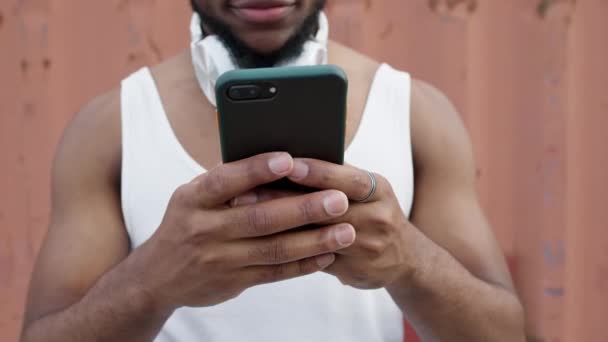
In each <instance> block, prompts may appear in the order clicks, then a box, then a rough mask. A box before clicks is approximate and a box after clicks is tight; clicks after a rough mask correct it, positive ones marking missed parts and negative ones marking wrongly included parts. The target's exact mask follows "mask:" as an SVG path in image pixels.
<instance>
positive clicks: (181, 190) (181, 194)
mask: <svg viewBox="0 0 608 342" xmlns="http://www.w3.org/2000/svg"><path fill="white" fill-rule="evenodd" d="M189 187H190V186H189V185H188V184H182V185H180V186H179V187H177V189H175V191H174V192H173V196H172V202H176V203H180V204H184V203H188V200H189Z"/></svg>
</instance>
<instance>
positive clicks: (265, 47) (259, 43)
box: [239, 31, 291, 54]
mask: <svg viewBox="0 0 608 342" xmlns="http://www.w3.org/2000/svg"><path fill="white" fill-rule="evenodd" d="M290 37H291V32H274V31H269V32H257V33H250V34H245V35H243V36H242V37H239V38H240V39H241V40H242V41H243V42H244V43H245V44H246V45H247V46H248V47H249V48H250V49H252V50H254V51H255V52H257V53H260V54H271V53H273V52H275V51H278V50H280V49H281V48H282V47H283V46H284V45H285V44H286V43H287V41H288V40H289V38H290Z"/></svg>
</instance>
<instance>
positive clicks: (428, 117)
mask: <svg viewBox="0 0 608 342" xmlns="http://www.w3.org/2000/svg"><path fill="white" fill-rule="evenodd" d="M324 3H325V1H321V0H194V1H193V8H194V9H195V11H196V12H197V13H198V15H199V17H200V18H202V24H201V26H200V29H201V31H202V32H204V37H196V34H195V37H194V40H193V45H192V49H191V51H187V52H184V53H183V54H181V55H179V56H177V57H175V58H172V59H170V60H168V61H166V62H164V63H162V64H160V65H158V66H156V67H154V68H152V69H142V70H140V71H139V72H138V73H136V74H134V75H132V76H131V77H129V78H128V79H127V80H125V81H124V82H123V84H122V87H121V88H120V89H116V90H114V91H112V92H110V93H108V94H105V95H102V96H100V97H99V98H97V99H95V100H94V101H93V102H91V103H90V104H89V105H87V106H86V107H85V108H84V109H83V110H82V111H81V112H80V113H79V114H78V115H77V117H76V118H75V119H74V121H73V122H72V124H71V125H70V127H69V128H68V129H67V130H66V132H65V136H64V138H63V140H62V142H61V144H60V147H59V150H58V152H57V156H56V159H55V162H54V168H53V177H52V179H53V186H52V199H53V202H52V203H53V205H52V218H51V224H50V229H49V233H48V235H47V237H46V240H45V242H44V245H43V247H42V250H41V252H40V256H39V258H38V262H37V265H36V267H35V271H34V274H33V279H32V283H31V289H30V294H29V299H28V307H27V312H26V317H25V323H24V330H23V337H22V340H23V341H28V342H33V341H62V342H66V341H151V340H155V341H160V342H165V341H330V340H331V341H400V340H402V338H403V337H402V328H401V320H402V318H403V316H402V314H405V315H406V316H407V318H408V319H409V320H410V322H412V324H413V325H414V327H415V328H416V330H417V332H418V333H419V335H421V337H422V338H423V340H442V341H523V339H524V337H523V335H524V333H523V330H524V329H523V311H522V307H521V305H520V303H519V301H518V299H517V297H516V295H515V293H514V289H513V285H512V282H511V279H510V277H509V274H508V271H507V268H506V266H505V262H504V259H503V256H502V254H501V252H500V251H499V248H498V246H497V243H496V241H495V238H494V236H493V234H492V232H491V229H490V227H489V225H488V223H487V222H486V220H485V218H484V215H483V213H482V211H481V209H480V206H479V203H478V200H477V196H476V192H475V166H474V161H473V157H472V151H471V146H470V142H469V139H468V137H467V134H466V132H465V129H464V127H463V125H462V123H461V121H460V120H459V117H458V115H457V113H456V112H455V110H454V108H453V107H452V106H451V104H450V103H449V102H448V100H446V99H445V97H444V96H443V95H441V94H440V93H439V92H438V91H437V90H435V89H434V88H432V87H430V86H428V85H426V84H424V83H422V82H420V81H410V79H409V77H408V76H407V74H405V73H403V72H399V71H396V70H394V69H392V68H390V67H388V66H387V65H380V64H379V63H378V62H376V61H373V60H371V59H369V58H367V57H365V56H363V55H361V54H359V53H357V52H355V51H352V50H350V49H348V48H346V47H344V46H341V45H339V44H337V43H335V42H329V43H326V44H324V43H323V37H321V36H320V35H319V32H322V31H323V30H324V29H326V27H324V21H323V18H324V16H322V15H321V14H320V11H321V10H322V8H323V6H324ZM195 22H196V21H195ZM195 26H196V25H195ZM195 28H196V27H195ZM208 39H209V40H208ZM213 39H217V40H219V41H220V42H221V44H220V45H218V44H216V43H217V42H216V43H213ZM309 43H310V44H309ZM210 46H211V48H210ZM223 49H225V51H224V52H226V54H225V55H223V54H222V53H221V52H222V51H223ZM324 49H327V51H328V55H325V57H327V56H328V59H329V60H328V61H329V63H332V64H336V65H339V66H341V67H342V68H343V69H344V70H345V71H346V73H347V74H348V77H349V80H350V87H349V98H348V106H349V113H350V115H349V118H348V125H347V127H348V129H347V138H346V140H347V150H346V161H347V164H346V165H344V166H342V165H333V164H329V163H326V162H323V161H319V160H310V159H297V158H293V157H291V156H290V155H288V154H287V153H284V152H280V151H277V152H275V153H269V154H263V155H259V156H255V157H252V158H249V159H246V160H242V161H238V162H235V163H229V164H223V165H222V164H221V163H220V155H219V153H218V151H219V142H218V133H217V126H216V123H215V108H214V106H213V97H212V96H211V95H212V94H210V85H211V84H212V82H213V81H214V80H215V77H217V76H218V75H217V74H214V73H213V71H214V70H216V69H214V67H212V66H213V65H215V66H217V65H226V63H228V64H230V63H234V67H259V66H273V65H283V64H290V63H296V62H294V61H297V60H307V59H306V58H303V57H306V56H309V55H313V57H314V56H316V55H315V54H317V53H319V52H321V53H322V52H323V51H325V50H324ZM222 56H224V57H222ZM226 56H229V57H226ZM321 59H323V58H321ZM308 60H309V62H307V63H308V64H310V63H313V64H314V63H317V62H319V60H316V62H314V60H315V58H312V59H308ZM310 60H313V62H310ZM213 63H216V64H213ZM296 64H297V63H296ZM304 64H306V63H304ZM201 89H202V90H203V91H201ZM367 170H369V171H373V172H374V173H372V172H368V171H367ZM414 170H415V172H413V171H414ZM413 175H415V177H414V176H413ZM284 177H287V178H289V179H291V180H292V181H294V182H296V183H300V184H304V185H307V186H310V187H313V188H317V189H320V190H319V191H317V192H313V193H309V194H295V193H284V192H283V193H281V192H276V191H270V190H268V189H265V188H264V186H263V185H264V184H266V183H269V182H272V181H274V180H277V179H280V178H284ZM414 190H415V192H414ZM307 224H317V225H319V227H320V228H315V229H308V230H301V229H295V230H294V229H293V228H296V227H301V226H303V225H307Z"/></svg>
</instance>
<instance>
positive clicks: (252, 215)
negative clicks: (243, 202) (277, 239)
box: [244, 206, 272, 236]
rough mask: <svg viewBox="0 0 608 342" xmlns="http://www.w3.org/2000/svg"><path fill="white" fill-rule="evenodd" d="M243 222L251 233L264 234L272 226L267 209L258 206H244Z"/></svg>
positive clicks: (255, 234)
mask: <svg viewBox="0 0 608 342" xmlns="http://www.w3.org/2000/svg"><path fill="white" fill-rule="evenodd" d="M244 215H245V224H246V225H247V227H246V229H247V232H248V233H250V234H251V235H254V236H257V235H264V234H265V233H266V232H267V231H268V230H269V229H270V227H272V218H271V216H270V214H269V213H268V211H267V210H265V209H264V208H261V207H259V206H251V207H248V208H245V210H244Z"/></svg>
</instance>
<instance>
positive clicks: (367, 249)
mask: <svg viewBox="0 0 608 342" xmlns="http://www.w3.org/2000/svg"><path fill="white" fill-rule="evenodd" d="M294 163H295V165H294V170H293V172H292V173H291V174H290V175H289V176H288V178H289V179H290V180H292V181H293V182H296V183H299V184H302V185H305V186H309V187H311V188H315V189H335V190H339V191H341V192H343V193H345V194H346V195H347V196H348V198H350V199H361V198H365V197H366V196H367V195H368V194H369V192H370V190H371V186H372V185H371V178H370V177H369V175H368V173H367V172H366V171H364V170H361V169H357V168H355V167H352V166H348V165H344V166H343V165H336V164H332V163H328V162H324V161H321V160H314V159H295V162H294ZM375 178H376V181H377V184H376V191H375V192H374V194H373V196H372V197H371V198H369V199H368V200H367V201H366V202H365V203H351V205H350V208H349V210H348V212H347V213H346V214H345V215H343V216H340V217H337V218H333V219H330V220H328V221H325V222H323V223H324V224H339V223H348V224H350V225H352V226H353V227H354V228H355V230H356V232H357V238H356V241H355V243H354V244H353V245H351V246H350V247H348V248H345V249H343V250H340V251H338V252H336V261H335V262H334V263H333V264H332V265H331V266H330V267H328V268H327V269H326V270H325V271H326V272H328V273H330V274H333V275H335V276H336V277H338V279H340V281H341V282H342V283H343V284H345V285H350V286H353V287H356V288H361V289H377V288H382V287H385V286H387V285H389V284H391V283H392V282H394V281H395V280H397V279H398V278H406V277H408V276H409V275H410V274H411V272H412V271H413V270H414V269H415V263H416V255H415V253H414V252H415V248H414V244H415V240H414V239H415V236H416V235H415V234H411V232H412V229H413V227H412V226H411V224H410V223H409V222H408V220H407V218H406V217H405V215H404V213H403V211H402V210H401V208H400V206H399V202H398V201H397V198H396V197H395V194H394V193H393V190H392V188H391V186H390V184H389V182H388V181H387V180H386V179H384V177H382V176H381V175H377V174H376V175H375ZM294 195H295V194H294V193H289V192H285V191H273V190H267V189H258V190H256V191H254V192H248V193H246V194H243V195H241V196H239V197H237V198H236V199H235V200H233V202H232V203H233V204H234V203H238V204H242V203H254V202H256V201H257V202H263V201H268V200H271V199H275V200H276V199H277V198H288V197H289V196H294Z"/></svg>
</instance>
